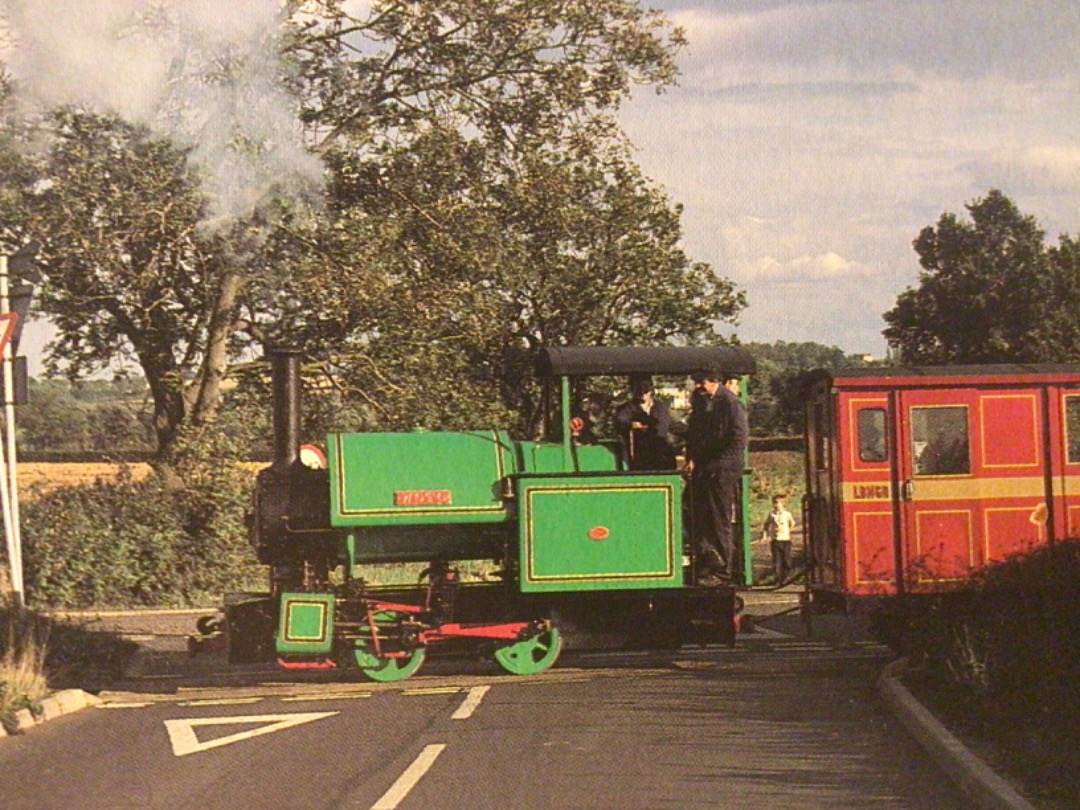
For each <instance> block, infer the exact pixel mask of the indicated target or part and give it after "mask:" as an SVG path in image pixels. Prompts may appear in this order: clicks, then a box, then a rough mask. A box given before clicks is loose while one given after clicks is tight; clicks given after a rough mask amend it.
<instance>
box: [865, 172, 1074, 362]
mask: <svg viewBox="0 0 1080 810" xmlns="http://www.w3.org/2000/svg"><path fill="white" fill-rule="evenodd" d="M966 207H967V210H968V212H969V213H970V215H971V222H964V221H961V220H960V219H958V218H957V217H956V216H955V215H953V214H949V213H945V214H942V216H941V218H940V219H939V220H938V223H937V226H936V227H927V228H924V229H923V230H922V232H921V233H920V234H919V237H918V238H917V239H916V240H915V242H914V246H915V251H916V253H918V254H919V263H920V264H921V265H922V268H923V270H922V272H921V273H920V274H919V286H918V287H917V288H915V289H908V290H906V291H904V292H903V293H901V294H900V296H899V297H898V298H897V301H896V306H895V307H894V308H893V309H892V310H890V311H889V312H887V313H885V315H884V318H885V321H886V323H888V324H889V326H888V328H887V329H885V330H884V335H885V338H886V340H887V341H888V342H889V345H890V346H892V347H893V348H895V349H898V350H899V353H900V357H901V359H902V360H903V361H904V362H907V363H920V364H941V363H1003V362H1022V363H1034V362H1064V361H1070V360H1076V359H1080V320H1078V319H1077V317H1076V315H1077V312H1078V310H1080V276H1078V272H1077V271H1078V270H1080V264H1078V263H1077V251H1076V243H1075V241H1074V240H1072V239H1069V238H1068V237H1067V236H1063V237H1062V239H1061V245H1060V246H1059V247H1057V248H1055V249H1048V248H1047V247H1046V246H1045V244H1044V237H1045V234H1044V232H1043V231H1042V230H1041V229H1040V228H1039V227H1038V225H1037V223H1036V221H1035V219H1034V218H1033V217H1031V216H1027V215H1024V214H1022V213H1021V212H1020V211H1019V209H1018V208H1017V207H1016V205H1015V203H1013V202H1012V200H1010V199H1009V198H1008V197H1006V196H1005V195H1004V194H1002V193H1001V192H1000V191H998V190H996V189H994V190H991V191H990V192H989V193H988V194H987V196H986V197H984V198H982V199H980V200H976V201H974V202H972V203H970V204H968V205H967V206H966Z"/></svg>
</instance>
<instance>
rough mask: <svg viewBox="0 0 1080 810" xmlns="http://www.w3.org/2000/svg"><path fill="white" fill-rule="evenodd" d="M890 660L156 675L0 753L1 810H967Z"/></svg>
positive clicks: (787, 651) (846, 651) (666, 659)
mask: <svg viewBox="0 0 1080 810" xmlns="http://www.w3.org/2000/svg"><path fill="white" fill-rule="evenodd" d="M763 626H764V625H763ZM773 626H774V627H776V626H777V623H773ZM785 629H787V630H790V629H791V628H790V627H787V628H785ZM889 659H890V655H889V653H888V651H887V650H885V649H884V648H882V647H880V646H878V645H876V644H874V643H873V642H872V641H870V640H867V639H865V638H863V637H861V636H860V635H859V634H852V633H850V632H848V631H847V630H843V631H841V632H839V633H832V634H830V635H828V637H825V638H814V639H811V640H807V639H801V638H799V637H797V636H795V635H794V634H791V635H784V634H783V633H777V632H775V631H766V632H762V633H756V634H753V635H747V636H744V637H741V638H740V641H739V644H738V645H737V647H736V648H735V649H734V650H728V649H724V648H708V649H684V650H680V651H675V652H673V653H668V654H665V655H651V654H650V655H643V654H627V653H623V654H614V653H608V654H584V653H578V654H567V655H564V658H563V660H562V661H560V663H559V664H558V665H557V666H556V667H555V668H554V669H552V670H550V671H548V672H547V673H544V674H542V675H539V676H536V677H531V678H512V677H508V676H501V675H499V674H497V673H496V672H495V671H494V670H492V669H491V668H489V667H485V666H484V665H481V664H478V663H476V662H473V661H469V660H447V661H441V662H440V661H435V662H431V661H429V664H428V665H425V669H424V670H421V672H420V673H419V674H418V675H416V676H414V677H413V678H411V679H409V680H408V681H405V682H403V683H399V684H393V685H371V684H367V683H364V682H362V681H359V680H356V679H346V680H345V681H344V682H341V681H338V682H332V681H328V680H327V679H325V678H308V679H297V678H291V679H287V678H275V677H274V676H273V675H272V674H269V673H254V672H250V673H246V674H242V676H241V677H239V678H238V679H235V680H232V681H229V682H227V683H226V682H225V681H221V682H218V683H215V682H214V679H213V678H210V677H208V675H209V674H210V673H209V670H208V669H207V670H206V671H203V672H201V673H195V675H197V676H198V677H194V676H191V675H188V676H184V677H181V678H179V679H177V678H172V679H170V678H169V677H168V676H163V675H161V674H160V673H157V672H151V673H149V674H148V675H146V677H145V678H144V679H143V680H139V679H135V680H133V682H132V684H129V686H132V685H135V684H141V686H138V687H137V688H133V689H128V690H127V691H112V692H104V693H102V697H103V698H105V703H104V704H103V706H102V707H99V708H94V709H87V710H84V711H82V712H78V713H76V714H74V715H70V716H66V717H62V718H60V719H58V720H56V721H53V722H50V723H47V724H45V725H43V726H40V727H39V728H37V729H34V730H33V731H32V732H31V733H29V734H26V735H22V736H18V737H11V738H7V739H5V740H2V741H0V774H2V775H3V776H2V783H3V787H2V791H3V792H2V794H0V806H3V807H4V808H5V810H54V809H55V810H61V808H62V809H63V810H73V809H75V808H77V809H78V810H99V809H100V810H106V808H107V809H108V810H123V809H124V808H140V810H155V809H156V808H161V809H162V810H165V809H166V808H168V810H188V809H189V808H190V810H225V808H228V809H229V810H244V809H245V808H251V809H252V810H263V809H264V808H266V809H269V808H273V810H286V809H287V808H298V809H299V808H303V810H346V809H347V808H348V809H349V810H351V809H352V808H377V810H388V809H389V808H402V809H403V810H409V808H426V809H427V810H431V809H432V808H439V810H443V809H445V808H450V809H453V808H477V809H478V810H483V809H484V808H501V809H503V810H505V808H567V809H568V810H569V809H570V808H572V809H573V810H581V809H583V808H718V807H723V808H754V809H755V810H760V809H761V808H769V809H770V810H783V809H784V808H793V810H794V808H798V809H799V810H806V808H860V810H862V809H864V808H926V809H927V810H930V809H931V808H933V810H950V808H960V807H962V806H963V805H962V803H961V802H960V800H959V798H958V797H957V795H956V794H955V793H954V792H953V790H952V788H951V786H950V785H949V783H948V782H947V780H945V779H944V777H943V776H942V775H941V774H940V773H939V772H938V771H937V770H936V768H935V766H934V765H933V764H932V763H931V762H930V761H929V760H928V759H927V758H926V757H925V755H924V754H923V753H922V751H921V750H920V749H919V748H918V747H917V746H916V745H915V744H914V742H912V741H911V739H910V738H909V737H908V735H907V733H906V732H905V731H904V730H903V729H902V728H901V727H900V726H899V724H898V723H897V722H896V721H894V720H893V719H892V717H891V716H890V715H889V714H888V712H887V711H886V710H885V709H884V708H883V707H882V705H881V704H880V702H879V700H878V698H877V696H876V693H875V690H874V684H875V681H876V678H877V676H878V674H879V673H880V671H881V668H882V666H883V665H884V664H885V663H886V662H887V661H888V660H889ZM429 665H430V666H429ZM185 684H189V685H186V686H185ZM199 684H201V685H199Z"/></svg>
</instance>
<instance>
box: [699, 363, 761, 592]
mask: <svg viewBox="0 0 1080 810" xmlns="http://www.w3.org/2000/svg"><path fill="white" fill-rule="evenodd" d="M693 379H694V390H695V395H696V397H695V403H696V407H695V409H694V410H693V411H692V412H691V414H690V418H689V424H688V426H687V431H686V460H687V461H686V469H687V473H688V474H689V476H690V492H691V495H690V503H691V515H690V531H691V538H692V539H693V546H694V551H695V553H696V561H695V569H696V570H695V573H696V581H697V584H699V585H706V586H715V585H722V584H727V583H734V582H737V581H739V580H740V577H739V572H738V554H737V553H736V548H735V536H734V535H735V533H734V520H735V508H736V507H735V505H736V502H737V500H738V494H739V482H740V480H741V478H742V472H743V464H744V463H745V454H746V446H747V442H748V440H749V433H750V430H749V427H750V426H749V421H748V420H747V416H746V407H745V406H744V405H743V404H742V401H741V400H740V399H739V396H738V394H739V378H738V377H737V376H735V375H733V374H724V373H723V372H722V371H704V372H700V373H697V374H694V376H693Z"/></svg>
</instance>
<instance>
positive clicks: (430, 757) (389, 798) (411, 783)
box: [371, 743, 446, 810]
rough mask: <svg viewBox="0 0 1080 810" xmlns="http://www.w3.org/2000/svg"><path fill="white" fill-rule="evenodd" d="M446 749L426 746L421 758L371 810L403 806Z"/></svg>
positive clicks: (390, 809)
mask: <svg viewBox="0 0 1080 810" xmlns="http://www.w3.org/2000/svg"><path fill="white" fill-rule="evenodd" d="M444 748H446V745H445V744H444V743H440V744H438V745H429V746H426V747H425V748H424V750H423V751H421V752H420V756H418V757H417V758H416V759H414V760H413V763H412V765H410V766H409V767H408V768H406V769H405V773H403V774H402V775H401V776H399V777H398V779H397V781H396V782H394V784H392V785H391V786H390V789H389V790H388V791H386V793H384V794H383V795H382V798H380V799H379V800H378V801H377V802H375V804H373V805H371V810H394V808H396V807H397V806H398V805H399V804H401V801H402V799H404V798H405V797H406V796H408V795H409V791H410V790H412V789H413V788H414V787H416V783H417V782H419V781H420V779H421V778H422V777H423V775H424V774H425V773H427V772H428V769H429V768H430V767H431V766H432V765H434V764H435V760H436V759H438V757H439V754H441V753H442V752H443V749H444Z"/></svg>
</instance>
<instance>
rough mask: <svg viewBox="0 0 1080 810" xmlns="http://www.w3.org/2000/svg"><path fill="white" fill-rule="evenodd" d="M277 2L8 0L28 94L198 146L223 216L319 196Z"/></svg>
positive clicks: (0, 1) (13, 62) (21, 82)
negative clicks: (269, 201)
mask: <svg viewBox="0 0 1080 810" xmlns="http://www.w3.org/2000/svg"><path fill="white" fill-rule="evenodd" d="M283 6H284V4H283V3H281V2H279V0H79V2H77V3H72V2H71V1H70V0H0V16H2V18H3V19H2V22H3V23H6V25H7V28H8V32H7V33H8V36H9V38H10V41H11V43H12V47H11V49H10V51H9V52H8V53H7V54H3V57H4V58H5V59H6V61H8V63H9V67H10V69H11V72H12V75H13V76H14V77H15V78H16V80H17V81H18V87H19V94H20V96H21V97H22V98H23V99H24V100H27V101H29V102H30V103H33V104H35V105H37V106H39V107H42V108H47V107H51V106H54V105H60V104H76V105H81V106H86V107H89V108H92V109H95V110H97V111H100V112H113V113H117V114H119V115H120V116H122V117H124V118H126V119H128V120H130V121H135V122H139V123H143V124H146V125H148V126H150V127H151V128H153V129H154V130H156V131H158V132H160V133H162V134H165V135H168V136H170V137H171V138H172V139H173V140H174V141H176V142H177V143H180V144H188V145H194V147H195V149H194V153H193V159H194V160H196V161H197V162H198V163H199V164H200V165H201V166H202V167H203V168H204V169H205V170H206V171H207V172H208V174H209V177H210V191H211V193H212V195H213V197H214V199H215V201H216V213H217V214H219V215H223V216H244V215H245V214H248V213H250V212H251V211H252V210H253V209H254V208H255V207H256V206H257V205H258V204H259V202H260V201H261V200H263V199H265V197H266V196H267V194H268V193H270V191H271V189H273V190H274V191H275V192H276V193H278V194H281V193H287V194H298V193H301V192H303V191H308V190H313V189H315V188H317V187H318V184H319V179H320V174H321V165H320V163H319V161H318V159H317V158H315V157H314V156H313V155H311V154H310V153H309V152H307V151H306V150H305V149H304V147H303V143H302V139H301V133H300V129H299V125H298V123H297V117H296V114H295V110H296V103H295V100H294V99H293V98H291V97H290V95H289V93H288V92H287V91H286V89H285V83H286V81H287V80H288V75H287V73H286V71H285V69H284V68H283V66H282V63H281V61H280V60H279V58H278V54H279V47H278V46H279V41H278V38H279V36H280V34H281V31H282V27H283V24H284V22H285V19H284V14H285V10H284V7H283Z"/></svg>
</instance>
